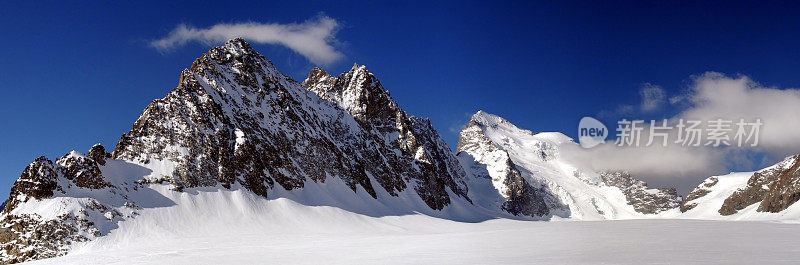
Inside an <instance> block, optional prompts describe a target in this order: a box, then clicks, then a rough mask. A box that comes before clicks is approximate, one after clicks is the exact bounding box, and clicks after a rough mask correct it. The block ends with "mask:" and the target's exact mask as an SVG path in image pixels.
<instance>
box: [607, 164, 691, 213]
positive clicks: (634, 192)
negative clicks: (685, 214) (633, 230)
mask: <svg viewBox="0 0 800 265" xmlns="http://www.w3.org/2000/svg"><path fill="white" fill-rule="evenodd" d="M600 178H601V179H602V180H603V183H605V184H606V185H608V186H612V187H617V188H619V189H620V190H622V193H623V194H625V198H626V199H627V200H628V204H630V205H632V206H633V209H634V210H636V211H637V212H640V213H643V214H656V213H659V212H662V211H666V210H669V209H673V208H676V207H678V206H680V204H681V197H680V196H678V192H677V191H676V190H675V189H674V188H668V189H664V188H662V189H658V190H651V189H648V188H647V183H646V182H644V181H641V180H638V179H635V178H633V177H631V175H630V174H628V173H627V172H618V171H616V172H603V173H601V174H600Z"/></svg>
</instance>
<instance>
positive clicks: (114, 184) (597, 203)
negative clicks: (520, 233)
mask: <svg viewBox="0 0 800 265" xmlns="http://www.w3.org/2000/svg"><path fill="white" fill-rule="evenodd" d="M573 146H576V143H575V142H574V141H573V140H572V139H570V138H569V137H567V136H565V135H563V134H561V133H553V132H543V133H535V134H534V133H532V132H531V131H528V130H524V129H519V128H517V127H516V126H514V125H513V124H511V123H510V122H508V121H506V120H505V119H503V118H500V117H498V116H495V115H492V114H488V113H485V112H483V111H479V112H477V113H476V114H475V115H473V116H472V118H471V119H470V122H469V124H468V125H467V126H466V127H465V128H464V129H463V130H462V131H461V132H460V134H459V142H458V147H457V150H456V152H453V151H452V150H450V148H449V147H448V146H447V145H446V144H445V143H444V141H443V140H442V139H441V137H440V136H439V134H438V133H437V132H436V130H435V129H434V128H433V126H432V125H431V122H430V120H428V119H424V118H418V117H414V116H410V115H408V114H407V113H406V112H405V111H403V110H402V109H401V108H400V107H399V105H398V104H397V102H395V101H394V100H393V99H392V97H391V95H390V94H389V92H388V91H386V89H384V87H383V86H382V85H381V83H380V81H379V80H378V79H377V78H376V77H375V75H373V74H372V73H370V72H369V71H368V70H367V69H366V67H365V66H363V65H357V64H355V65H353V67H352V68H351V69H350V70H349V71H347V72H344V73H342V74H340V75H338V76H332V75H330V74H328V73H327V72H325V71H324V70H323V69H321V68H314V69H313V70H311V72H310V73H309V75H308V77H307V78H306V79H305V80H304V81H303V82H297V81H295V80H293V79H292V78H290V77H288V76H286V75H283V74H281V73H280V72H279V71H278V70H277V69H276V68H275V66H274V65H273V64H272V62H270V61H268V60H267V59H266V58H265V57H264V56H262V55H260V54H258V53H257V52H255V51H254V50H253V48H252V47H251V46H250V45H249V44H247V43H246V42H245V41H244V40H242V39H233V40H230V41H228V42H226V43H225V44H224V45H222V46H219V47H213V48H211V49H210V50H209V51H208V52H207V53H205V54H203V55H202V56H201V57H200V58H198V59H197V60H195V61H194V63H192V64H191V67H190V68H188V69H185V70H183V71H182V72H181V73H180V76H179V81H178V85H177V87H175V88H174V89H172V90H171V91H170V92H169V93H167V95H166V96H165V97H164V98H161V99H156V100H153V101H152V102H151V103H150V104H149V105H148V106H147V107H146V108H145V109H144V111H143V112H142V114H141V115H140V116H139V118H138V119H137V120H136V122H135V123H134V124H133V126H132V127H131V129H130V131H129V132H127V133H125V134H123V135H122V136H121V137H120V139H119V142H118V143H117V144H116V146H115V147H114V149H113V151H112V152H107V151H106V149H105V148H104V147H103V146H101V145H99V144H98V145H95V146H93V147H91V148H90V149H89V150H88V152H86V153H85V154H82V153H80V152H75V151H72V152H69V153H67V154H66V155H64V156H63V157H61V158H59V159H56V160H55V161H52V160H50V159H48V158H45V157H40V158H37V159H35V160H34V161H33V162H32V163H31V164H29V165H28V166H27V167H26V168H25V169H24V170H23V171H22V174H21V176H19V178H18V179H17V180H16V182H15V183H14V186H13V187H12V189H11V194H10V196H9V198H8V200H6V202H5V204H4V207H3V211H2V216H1V217H0V218H2V219H0V262H2V263H16V262H22V261H29V260H34V259H41V258H48V257H53V256H58V255H63V254H65V253H68V252H69V251H70V250H71V249H72V247H73V246H74V245H75V244H77V243H79V242H84V241H92V240H96V239H97V238H99V237H103V236H106V235H108V234H109V233H113V231H115V229H118V228H119V227H120V226H121V225H122V224H123V223H127V222H134V223H135V222H136V220H137V216H139V215H141V214H143V213H144V212H153V211H159V210H160V209H169V207H172V206H175V204H176V203H177V202H176V201H177V200H171V199H169V198H175V196H194V195H196V194H197V193H198V192H218V193H223V192H228V191H231V192H233V191H241V192H244V193H247V194H252V195H253V196H255V197H256V198H260V199H264V200H273V199H277V198H289V199H291V200H294V201H296V202H297V203H301V204H308V205H313V206H318V205H321V206H333V207H339V208H342V209H345V210H349V211H353V212H357V213H362V214H367V215H373V216H385V215H404V214H417V213H420V214H426V215H431V216H437V217H441V218H448V219H452V220H457V221H461V220H464V221H483V220H489V219H492V218H514V219H521V220H551V219H578V220H604V219H630V218H643V217H645V216H648V215H650V216H662V217H674V216H678V214H680V213H681V211H684V212H686V213H692V211H698V210H697V209H696V208H695V206H697V205H698V204H701V205H708V204H714V203H718V202H716V201H713V202H700V201H704V200H706V199H707V197H704V196H705V195H706V194H715V192H718V191H715V190H714V189H715V187H716V186H714V185H715V184H716V182H712V181H706V182H705V183H704V184H701V186H703V187H698V189H696V191H693V193H692V194H691V195H690V197H689V198H690V199H691V203H686V202H682V200H681V198H680V197H679V196H678V195H677V194H676V193H675V190H674V189H651V188H648V187H647V184H646V183H644V182H643V181H640V180H637V179H635V178H634V177H633V176H631V175H630V174H628V173H626V172H624V171H615V172H596V171H593V170H591V169H586V168H581V167H578V166H576V165H573V164H571V163H570V162H569V161H567V160H565V159H564V152H568V151H567V150H568V149H569V148H564V147H573ZM794 161H796V160H792V162H786V163H787V164H791V165H789V166H781V167H780V170H781V171H769V172H766V171H764V172H760V173H756V174H757V175H758V177H756V176H754V178H755V179H754V180H753V181H752V182H753V183H751V184H749V185H748V186H747V187H743V189H742V190H741V191H737V192H736V194H733V195H731V198H734V199H731V201H730V202H728V200H726V201H725V206H723V209H721V210H720V213H721V214H723V215H728V214H730V215H733V216H736V215H737V213H736V211H738V210H741V209H743V208H746V207H748V205H751V204H754V203H758V202H761V207H763V209H764V211H767V212H780V211H783V210H785V209H787V208H788V207H789V205H791V204H792V203H793V202H794V201H797V199H798V197H797V195H796V194H798V193H797V187H798V186H800V185H798V184H797V181H796V180H797V176H798V174H797V163H795V162H794ZM762 184H764V185H767V186H769V189H768V190H762V188H761V187H764V185H762ZM703 188H707V189H708V190H706V192H705V193H704V192H703V191H702V189H703ZM226 194H227V193H226ZM787 194H788V195H787ZM715 198H716V197H715ZM737 198H738V199H737ZM765 202H766V203H765ZM714 205H715V204H714ZM697 207H698V208H702V207H701V206H697ZM761 207H760V208H759V209H761ZM715 214H716V213H715ZM723 215H717V216H723ZM710 218H716V217H710Z"/></svg>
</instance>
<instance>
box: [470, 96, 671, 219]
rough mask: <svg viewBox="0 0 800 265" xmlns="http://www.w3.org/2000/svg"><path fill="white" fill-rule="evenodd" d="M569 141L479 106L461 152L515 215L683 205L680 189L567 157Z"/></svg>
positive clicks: (610, 213) (583, 215) (598, 214)
mask: <svg viewBox="0 0 800 265" xmlns="http://www.w3.org/2000/svg"><path fill="white" fill-rule="evenodd" d="M564 145H575V142H574V141H573V140H572V139H571V138H569V137H567V136H566V135H564V134H562V133H556V132H544V133H537V134H534V133H532V132H531V131H529V130H524V129H520V128H518V127H516V126H515V125H514V124H512V123H510V122H509V121H507V120H505V119H503V118H501V117H498V116H496V115H492V114H488V113H486V112H483V111H478V112H477V113H475V115H473V116H472V118H471V119H470V122H469V124H467V126H466V127H465V128H464V129H463V130H462V131H461V132H460V134H459V142H458V148H457V152H458V155H459V157H460V159H461V160H462V162H463V163H465V164H466V165H467V166H465V167H466V168H469V169H470V170H471V174H472V175H473V177H475V178H480V177H489V178H490V179H491V181H492V184H493V186H494V187H495V189H496V191H497V192H498V193H499V194H500V195H502V197H503V198H504V199H505V202H503V206H502V207H503V209H505V210H507V211H508V212H509V213H512V214H515V215H516V214H524V215H529V214H531V213H534V215H536V213H538V214H539V215H541V214H542V213H544V214H545V215H552V216H559V217H565V218H566V217H569V218H576V219H614V218H624V217H629V216H636V215H639V214H655V213H660V212H663V211H666V210H669V209H673V208H676V207H678V206H679V204H680V197H679V196H677V193H676V191H675V190H674V189H660V190H659V189H650V188H648V187H647V184H646V183H644V182H643V181H640V180H637V179H634V178H633V177H631V176H630V175H629V174H627V173H625V172H593V171H591V170H589V169H582V168H578V167H576V166H575V165H572V164H570V163H569V162H568V161H564V160H562V159H561V155H562V154H561V152H564V151H565V150H564V149H565V148H564ZM570 147H571V146H570ZM521 205H525V207H520V206H521ZM531 206H535V207H534V208H531ZM526 207H527V210H525V211H519V210H515V209H519V208H523V209H526ZM532 209H537V210H532Z"/></svg>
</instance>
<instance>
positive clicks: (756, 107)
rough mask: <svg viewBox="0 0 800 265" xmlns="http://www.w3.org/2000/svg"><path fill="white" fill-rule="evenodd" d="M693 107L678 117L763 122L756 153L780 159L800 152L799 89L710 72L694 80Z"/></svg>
mask: <svg viewBox="0 0 800 265" xmlns="http://www.w3.org/2000/svg"><path fill="white" fill-rule="evenodd" d="M694 81H695V85H694V87H693V90H692V93H691V94H690V96H689V97H688V100H689V101H690V104H691V107H689V108H688V109H686V110H685V111H683V112H682V113H681V114H679V115H678V118H684V119H699V120H711V119H716V118H722V119H731V120H737V121H738V120H739V119H745V120H750V121H752V120H755V119H758V118H760V119H761V121H762V122H763V123H764V125H763V127H762V128H761V131H760V141H759V144H758V147H756V148H753V149H754V150H755V151H764V152H767V153H768V154H770V155H772V156H774V157H775V158H776V159H777V158H778V157H780V158H782V157H783V156H788V155H792V154H797V153H800V119H799V118H798V114H800V90H798V89H778V88H774V87H764V86H761V85H759V84H758V83H756V82H754V81H753V80H751V79H750V78H748V77H746V76H740V77H736V78H731V77H727V76H725V75H723V74H720V73H715V72H708V73H705V74H703V75H700V76H697V77H695V78H694Z"/></svg>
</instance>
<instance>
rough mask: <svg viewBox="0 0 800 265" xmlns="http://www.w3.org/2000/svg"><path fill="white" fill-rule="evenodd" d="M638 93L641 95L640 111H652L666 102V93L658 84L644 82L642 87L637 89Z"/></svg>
mask: <svg viewBox="0 0 800 265" xmlns="http://www.w3.org/2000/svg"><path fill="white" fill-rule="evenodd" d="M639 95H641V96H642V105H641V109H642V111H645V112H648V111H654V110H657V109H659V108H661V106H662V105H664V102H666V100H665V99H666V93H664V89H662V88H661V87H660V86H657V85H653V84H650V83H647V84H644V86H642V89H641V90H639Z"/></svg>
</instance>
